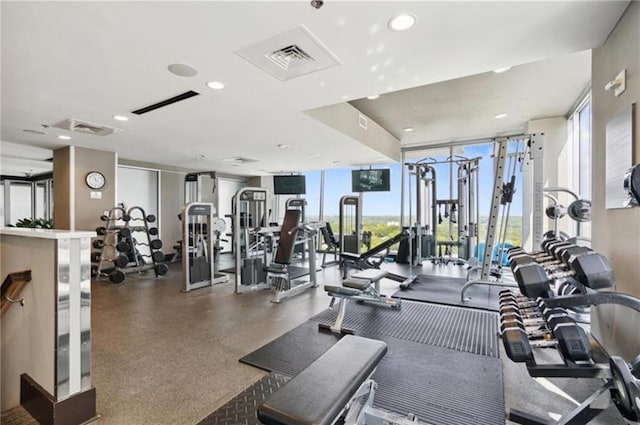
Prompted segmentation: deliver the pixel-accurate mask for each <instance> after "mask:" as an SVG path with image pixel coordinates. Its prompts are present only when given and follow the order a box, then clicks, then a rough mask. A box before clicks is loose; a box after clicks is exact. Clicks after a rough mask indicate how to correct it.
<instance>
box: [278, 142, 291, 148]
mask: <svg viewBox="0 0 640 425" xmlns="http://www.w3.org/2000/svg"><path fill="white" fill-rule="evenodd" d="M278 147H279V148H280V149H289V145H285V144H284V143H280V144H279V145H278Z"/></svg>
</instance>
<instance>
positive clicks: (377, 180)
mask: <svg viewBox="0 0 640 425" xmlns="http://www.w3.org/2000/svg"><path fill="white" fill-rule="evenodd" d="M390 190H391V169H389V168H378V169H375V170H351V191H352V192H389V191H390Z"/></svg>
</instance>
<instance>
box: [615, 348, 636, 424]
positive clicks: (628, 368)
mask: <svg viewBox="0 0 640 425" xmlns="http://www.w3.org/2000/svg"><path fill="white" fill-rule="evenodd" d="M609 369H610V370H611V376H612V378H613V384H614V385H613V387H612V388H611V399H612V401H613V403H614V404H615V405H616V407H617V408H618V410H619V411H620V413H621V414H622V416H623V417H624V418H625V419H627V420H628V421H629V423H637V422H638V421H640V356H637V357H636V358H635V359H634V360H633V361H632V362H631V364H628V363H627V362H626V361H624V359H622V358H621V357H618V356H611V358H610V359H609Z"/></svg>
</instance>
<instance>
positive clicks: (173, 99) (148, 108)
mask: <svg viewBox="0 0 640 425" xmlns="http://www.w3.org/2000/svg"><path fill="white" fill-rule="evenodd" d="M199 94H200V93H198V92H196V91H193V90H189V91H186V92H184V93H181V94H179V95H177V96H173V97H170V98H169V99H165V100H161V101H160V102H158V103H154V104H153V105H149V106H144V107H142V108H139V109H136V110H135V111H131V113H133V114H136V115H142V114H146V113H147V112H151V111H155V110H156V109H160V108H163V107H165V106H168V105H171V104H173V103H176V102H180V101H182V100H186V99H189V98H190V97H193V96H198V95H199Z"/></svg>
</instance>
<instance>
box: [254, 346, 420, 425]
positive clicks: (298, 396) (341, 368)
mask: <svg viewBox="0 0 640 425" xmlns="http://www.w3.org/2000/svg"><path fill="white" fill-rule="evenodd" d="M386 352H387V345H386V344H385V343H384V342H382V341H377V340H373V339H367V338H362V337H358V336H353V335H347V336H345V337H344V338H342V339H341V340H340V341H338V342H337V343H336V344H335V345H334V346H333V347H331V348H330V349H329V350H328V351H327V352H326V353H324V354H323V355H322V356H320V357H319V358H318V359H317V360H315V361H314V362H313V363H311V364H310V365H309V366H308V367H307V368H306V369H304V370H303V371H302V372H300V373H299V374H298V375H296V376H295V377H294V378H293V379H292V380H291V381H289V382H287V383H286V384H285V385H284V386H282V387H281V388H280V389H279V390H277V391H276V392H274V393H273V394H272V395H271V397H270V398H269V399H268V400H267V401H265V402H264V403H262V404H261V405H260V406H258V412H257V416H258V419H259V420H260V422H262V423H263V424H266V425H331V424H334V423H343V424H344V425H366V424H370V425H373V424H411V425H416V424H417V423H418V419H417V418H416V417H415V416H413V415H407V416H401V415H398V414H394V413H391V412H387V411H384V410H382V409H378V408H374V407H373V401H374V397H375V392H376V388H377V384H376V382H375V381H373V380H372V379H371V375H373V372H374V371H375V368H376V366H377V365H378V363H379V362H380V360H382V358H383V357H384V355H385V354H386ZM340 419H341V421H340Z"/></svg>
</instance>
